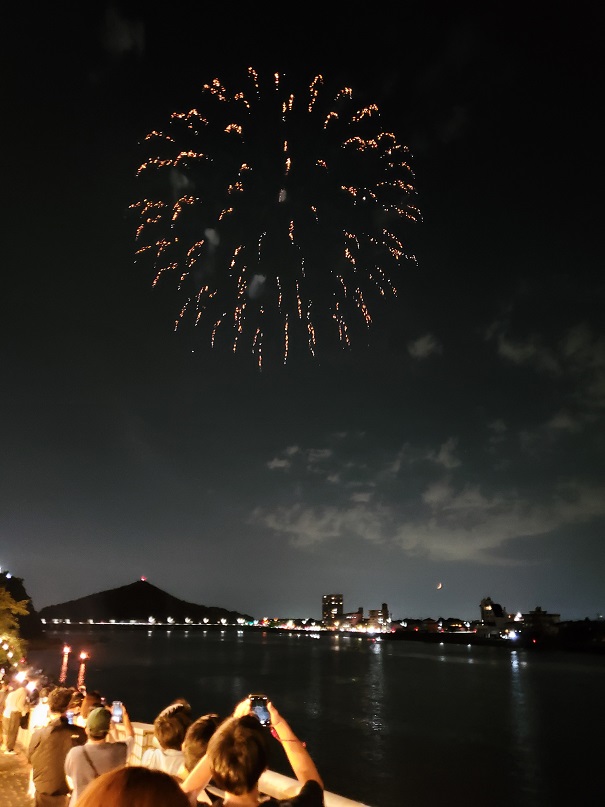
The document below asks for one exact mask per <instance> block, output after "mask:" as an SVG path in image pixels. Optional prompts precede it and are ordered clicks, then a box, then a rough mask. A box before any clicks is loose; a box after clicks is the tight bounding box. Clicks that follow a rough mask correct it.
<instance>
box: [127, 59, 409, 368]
mask: <svg viewBox="0 0 605 807" xmlns="http://www.w3.org/2000/svg"><path fill="white" fill-rule="evenodd" d="M285 84H286V82H285V77H284V76H282V75H280V74H278V73H274V74H273V75H272V76H270V77H269V79H268V81H267V82H266V83H264V82H263V81H261V79H260V77H259V75H258V74H257V73H256V71H255V70H253V69H252V68H249V70H248V76H247V82H246V84H245V86H244V87H243V88H242V89H239V90H237V91H236V92H232V91H230V90H229V89H228V88H227V87H226V86H225V85H224V84H223V83H222V82H221V81H220V80H219V79H217V78H215V79H214V80H213V81H211V82H210V83H207V84H204V85H203V89H202V100H203V106H202V105H201V104H200V105H199V107H200V109H201V110H202V111H198V109H197V108H192V109H190V110H189V111H188V112H173V113H172V115H171V116H170V119H169V122H168V128H167V130H166V132H163V131H158V130H154V131H152V132H150V133H149V134H148V135H147V136H146V137H145V138H144V140H143V141H142V145H143V147H144V148H146V149H153V150H152V151H151V152H148V156H147V157H146V159H145V160H144V161H143V162H142V163H141V164H140V166H139V168H138V171H137V172H136V174H137V177H138V181H139V182H141V183H144V184H145V195H144V197H143V198H142V199H141V200H139V201H137V202H135V203H134V204H132V205H131V209H132V210H133V211H134V212H135V213H136V215H137V216H138V221H137V226H136V232H135V241H136V245H137V247H136V257H137V258H138V257H139V256H141V258H142V257H143V256H151V259H152V260H153V266H154V273H155V274H154V276H153V279H152V285H153V286H157V285H158V284H159V283H160V281H162V284H164V283H166V282H167V280H168V278H170V277H173V278H175V284H176V287H177V289H178V291H179V292H180V293H182V294H183V299H182V302H181V303H180V305H179V308H180V310H179V313H178V316H177V318H176V320H175V329H177V328H179V327H181V326H182V323H183V322H185V321H189V320H190V319H191V321H192V322H193V323H194V325H195V327H196V328H199V329H200V330H202V331H204V330H205V329H206V328H207V329H208V337H209V341H210V344H211V346H212V347H215V346H217V345H219V344H221V345H224V346H227V345H228V346H229V347H230V349H231V350H233V351H234V352H235V351H238V350H240V349H241V348H242V345H248V346H249V348H250V350H251V353H252V355H253V356H254V357H255V360H256V363H257V364H258V367H259V368H262V366H263V362H264V361H266V360H267V358H270V356H271V351H270V350H269V348H272V349H273V351H274V353H275V352H276V351H277V346H279V355H280V356H281V361H283V362H284V363H285V362H286V361H287V360H288V357H289V355H290V354H291V352H292V349H293V347H294V345H295V344H298V343H300V344H304V345H305V346H306V348H305V349H307V350H308V351H309V352H310V353H311V355H313V356H315V355H316V351H317V347H318V344H319V343H322V342H323V343H325V342H327V341H328V340H329V338H330V336H329V334H330V332H332V333H335V334H337V336H338V339H339V341H340V344H341V345H342V346H343V347H349V346H350V345H351V340H352V338H353V331H352V327H353V321H354V320H355V321H356V322H358V323H359V324H360V326H361V328H359V326H357V325H356V326H355V327H357V328H358V329H360V330H361V331H363V330H364V329H367V328H369V327H370V326H371V324H372V310H373V308H374V307H375V306H376V305H377V304H379V303H380V301H381V300H383V299H384V298H385V297H386V296H387V295H392V296H397V286H396V283H395V280H396V279H397V278H399V276H400V274H401V272H400V270H401V264H402V262H404V261H412V262H415V261H416V259H415V257H414V256H413V255H409V254H408V253H407V251H406V249H405V247H404V244H403V242H402V239H401V237H400V235H399V227H400V225H401V224H402V223H403V222H415V221H418V220H419V219H420V213H419V211H418V208H417V207H416V205H415V204H414V203H413V200H414V197H415V189H414V175H413V172H412V169H411V167H410V163H409V156H410V155H409V152H408V149H407V148H406V147H405V146H402V145H400V144H399V143H398V142H397V138H396V136H395V135H394V134H393V133H392V132H385V131H382V130H381V128H380V112H379V109H378V107H377V106H376V105H375V104H368V105H366V106H362V107H360V106H359V105H357V104H356V103H355V100H354V93H353V90H352V89H351V88H350V87H344V88H341V89H340V90H339V91H338V92H336V93H330V92H329V91H328V90H327V89H326V83H325V81H324V79H323V77H322V76H320V75H318V76H315V77H314V78H313V80H312V81H311V83H310V85H309V86H308V87H307V89H306V96H305V93H304V92H303V94H302V97H301V98H300V99H299V98H298V96H297V95H296V94H295V93H294V92H293V91H292V89H290V88H287V87H286V86H285ZM228 312H231V313H228ZM353 315H355V316H353Z"/></svg>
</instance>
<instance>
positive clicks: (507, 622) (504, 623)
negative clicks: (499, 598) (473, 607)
mask: <svg viewBox="0 0 605 807" xmlns="http://www.w3.org/2000/svg"><path fill="white" fill-rule="evenodd" d="M479 607H480V608H481V622H480V624H479V625H478V626H477V634H478V635H480V636H491V637H494V638H500V637H501V636H502V634H503V633H505V632H506V631H507V630H508V629H510V627H511V626H512V625H513V620H514V616H513V615H512V614H507V613H506V609H505V608H504V606H503V605H500V604H499V603H497V602H494V601H493V600H492V598H491V597H484V598H483V599H482V600H481V603H480V604H479Z"/></svg>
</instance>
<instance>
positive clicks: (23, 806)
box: [0, 745, 34, 807]
mask: <svg viewBox="0 0 605 807" xmlns="http://www.w3.org/2000/svg"><path fill="white" fill-rule="evenodd" d="M15 751H16V752H17V753H16V754H15V755H14V756H12V755H9V754H4V753H3V752H1V751H0V804H1V805H2V807H32V804H33V803H34V800H33V799H30V797H29V796H28V795H27V789H28V786H29V762H28V761H27V757H26V756H25V752H24V750H23V748H22V747H21V746H19V745H17V746H16V747H15Z"/></svg>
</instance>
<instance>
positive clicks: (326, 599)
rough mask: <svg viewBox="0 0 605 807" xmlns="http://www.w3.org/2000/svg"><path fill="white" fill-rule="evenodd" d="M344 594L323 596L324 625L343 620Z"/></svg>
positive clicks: (322, 613) (322, 612) (322, 619)
mask: <svg viewBox="0 0 605 807" xmlns="http://www.w3.org/2000/svg"><path fill="white" fill-rule="evenodd" d="M342 616H343V598H342V594H324V595H323V597H322V598H321V621H322V622H323V624H324V625H333V624H334V623H335V622H339V621H340V620H342Z"/></svg>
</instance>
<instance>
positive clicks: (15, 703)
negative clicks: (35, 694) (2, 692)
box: [3, 687, 29, 717]
mask: <svg viewBox="0 0 605 807" xmlns="http://www.w3.org/2000/svg"><path fill="white" fill-rule="evenodd" d="M28 711H29V707H28V704H27V690H26V689H25V687H18V688H17V689H12V690H11V691H10V692H9V693H8V695H7V696H6V702H5V704H4V712H3V716H4V717H10V716H11V714H12V713H13V712H21V714H22V715H26V714H27V713H28Z"/></svg>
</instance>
